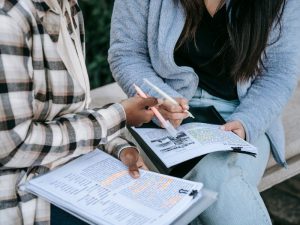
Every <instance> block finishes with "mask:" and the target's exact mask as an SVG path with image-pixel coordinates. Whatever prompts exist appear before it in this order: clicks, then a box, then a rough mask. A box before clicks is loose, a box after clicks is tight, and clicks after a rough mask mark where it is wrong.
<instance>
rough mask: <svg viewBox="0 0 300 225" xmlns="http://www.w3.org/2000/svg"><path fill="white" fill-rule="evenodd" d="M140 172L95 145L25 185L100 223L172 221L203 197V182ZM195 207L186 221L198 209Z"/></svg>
mask: <svg viewBox="0 0 300 225" xmlns="http://www.w3.org/2000/svg"><path fill="white" fill-rule="evenodd" d="M140 172H141V177H140V178H139V179H133V178H131V177H130V176H129V174H128V171H127V167H125V166H124V165H123V164H122V162H120V161H119V160H117V159H115V158H113V157H112V156H110V155H108V154H106V153H104V152H102V151H99V150H95V151H93V152H91V153H89V154H86V155H84V156H81V157H79V158H77V159H75V160H73V161H71V162H69V163H68V164H66V165H64V166H62V167H60V168H58V169H55V170H53V171H51V172H49V173H47V174H45V175H41V176H39V177H37V178H34V179H32V180H30V181H29V182H28V183H27V184H26V186H25V190H26V191H28V192H31V193H33V194H36V195H38V196H40V197H42V198H44V199H45V200H47V201H49V202H51V203H52V204H54V205H56V206H58V207H60V208H62V209H64V210H65V211H68V212H69V213H71V214H73V215H74V216H76V217H79V218H80V219H82V220H84V221H86V222H88V223H90V224H102V225H150V224H153V225H164V224H172V223H173V222H174V221H180V217H181V216H182V215H186V214H187V213H188V212H189V211H190V210H191V209H192V208H193V207H194V206H197V205H199V201H201V200H202V198H203V195H202V187H203V185H202V184H201V183H197V182H192V181H187V180H183V179H178V178H174V177H170V176H166V175H161V174H157V173H153V172H150V171H143V170H141V171H140ZM214 200H215V199H212V200H211V201H208V202H206V203H207V204H206V206H205V208H206V207H208V206H209V205H210V204H211V203H212V202H213V201H214ZM201 210H203V208H202V209H201ZM191 211H193V210H191ZM193 213H194V215H188V217H189V219H188V220H185V222H187V223H188V222H190V221H191V220H192V219H193V218H194V217H196V216H197V215H198V214H199V213H200V211H198V212H197V211H196V212H195V210H194V212H193ZM180 223H181V222H179V223H176V224H180Z"/></svg>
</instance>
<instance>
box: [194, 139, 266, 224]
mask: <svg viewBox="0 0 300 225" xmlns="http://www.w3.org/2000/svg"><path fill="white" fill-rule="evenodd" d="M254 145H255V146H256V147H257V149H258V155H257V157H256V158H254V157H252V156H249V155H245V154H238V153H226V152H216V153H211V154H209V155H207V156H205V157H204V158H203V159H202V160H201V161H200V162H199V163H198V164H197V165H196V166H195V168H194V169H193V171H192V174H191V177H190V180H194V181H199V182H203V183H204V187H206V188H208V189H211V190H213V191H216V192H218V199H217V201H216V202H215V203H214V204H213V205H212V206H211V207H209V208H208V209H207V210H206V211H204V212H203V213H202V214H201V215H200V216H199V217H198V218H197V219H196V220H195V221H194V222H193V224H200V223H197V221H198V222H199V221H201V222H202V224H204V225H206V224H209V225H254V224H259V225H267V224H268V225H269V224H271V220H270V217H269V214H268V211H267V209H266V207H265V205H264V202H263V200H262V198H261V196H260V194H259V192H258V190H257V185H258V184H259V182H260V180H261V178H262V176H263V173H264V171H265V168H266V165H267V162H268V159H269V154H270V144H269V140H268V138H267V137H266V135H262V136H261V137H260V138H259V139H258V140H257V142H256V143H255V144H254Z"/></svg>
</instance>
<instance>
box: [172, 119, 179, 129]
mask: <svg viewBox="0 0 300 225" xmlns="http://www.w3.org/2000/svg"><path fill="white" fill-rule="evenodd" d="M170 123H171V124H172V125H173V126H174V127H175V128H177V127H179V126H180V124H181V123H182V120H170Z"/></svg>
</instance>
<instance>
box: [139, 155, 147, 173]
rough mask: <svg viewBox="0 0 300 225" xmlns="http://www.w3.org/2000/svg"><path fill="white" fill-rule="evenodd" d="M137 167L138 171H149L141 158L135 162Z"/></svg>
mask: <svg viewBox="0 0 300 225" xmlns="http://www.w3.org/2000/svg"><path fill="white" fill-rule="evenodd" d="M137 166H138V168H139V169H143V170H149V169H148V167H147V166H146V164H145V163H144V160H143V158H142V157H141V156H139V159H138V161H137Z"/></svg>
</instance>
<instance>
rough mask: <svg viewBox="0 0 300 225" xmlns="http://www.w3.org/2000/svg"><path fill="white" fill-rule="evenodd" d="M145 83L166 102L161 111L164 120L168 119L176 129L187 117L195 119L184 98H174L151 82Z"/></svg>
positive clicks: (160, 107) (146, 81)
mask: <svg viewBox="0 0 300 225" xmlns="http://www.w3.org/2000/svg"><path fill="white" fill-rule="evenodd" d="M144 82H145V83H146V84H147V85H148V86H149V87H151V89H152V90H153V91H155V92H156V93H158V94H159V95H160V96H161V97H162V98H164V99H165V101H164V102H163V103H162V104H160V106H159V111H160V113H161V114H162V115H163V116H164V118H166V119H168V120H169V121H170V122H171V123H172V124H173V125H174V126H175V127H178V126H179V125H180V124H181V122H182V120H183V119H185V118H187V117H192V118H195V117H194V116H193V115H192V114H191V113H190V112H189V111H188V110H189V105H188V100H187V99H184V98H172V97H171V96H169V95H168V94H167V93H166V92H164V91H163V90H161V89H159V88H158V87H157V86H155V85H154V84H153V83H151V82H150V81H149V80H147V79H144Z"/></svg>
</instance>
